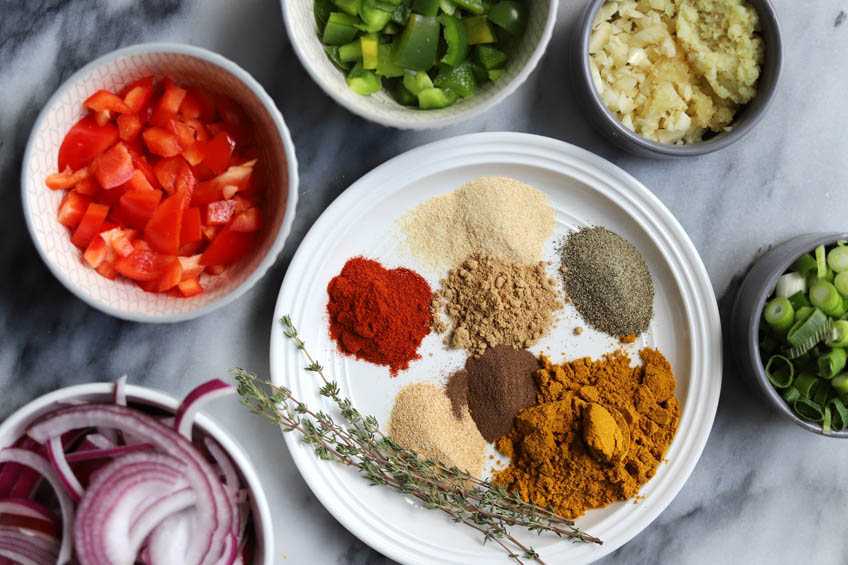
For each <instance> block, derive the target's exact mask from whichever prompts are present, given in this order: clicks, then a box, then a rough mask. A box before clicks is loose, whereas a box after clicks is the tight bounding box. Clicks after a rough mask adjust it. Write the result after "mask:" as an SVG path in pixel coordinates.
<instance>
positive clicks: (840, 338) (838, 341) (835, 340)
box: [825, 320, 848, 347]
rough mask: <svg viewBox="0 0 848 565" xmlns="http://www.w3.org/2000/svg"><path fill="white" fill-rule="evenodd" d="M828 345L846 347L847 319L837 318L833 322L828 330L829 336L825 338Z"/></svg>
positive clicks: (847, 336)
mask: <svg viewBox="0 0 848 565" xmlns="http://www.w3.org/2000/svg"><path fill="white" fill-rule="evenodd" d="M825 344H827V345H829V346H830V347H848V321H846V320H837V321H835V322H833V327H832V328H831V330H830V338H828V339H827V340H825Z"/></svg>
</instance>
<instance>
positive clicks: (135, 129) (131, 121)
mask: <svg viewBox="0 0 848 565" xmlns="http://www.w3.org/2000/svg"><path fill="white" fill-rule="evenodd" d="M116 123H117V124H118V137H120V138H121V139H123V140H124V141H133V140H135V139H137V138H138V134H139V133H141V126H142V124H141V117H140V116H139V115H138V114H121V115H120V116H118V119H117V121H116Z"/></svg>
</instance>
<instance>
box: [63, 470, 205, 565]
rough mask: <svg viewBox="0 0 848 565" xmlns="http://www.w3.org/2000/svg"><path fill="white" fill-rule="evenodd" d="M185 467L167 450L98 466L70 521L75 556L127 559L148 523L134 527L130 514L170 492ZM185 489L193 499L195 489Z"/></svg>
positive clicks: (131, 558)
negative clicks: (75, 515)
mask: <svg viewBox="0 0 848 565" xmlns="http://www.w3.org/2000/svg"><path fill="white" fill-rule="evenodd" d="M186 467H187V466H186V465H185V464H184V463H183V462H181V461H180V460H178V459H176V458H174V457H171V456H169V455H161V454H158V453H135V454H132V455H126V456H124V457H121V458H119V459H116V460H114V461H112V462H111V463H109V464H108V465H106V466H105V467H103V468H102V469H100V470H99V471H98V472H97V473H96V474H95V476H94V479H93V480H92V482H91V485H90V486H89V489H88V491H86V495H85V496H84V497H83V500H82V502H81V503H80V505H79V507H78V508H77V517H76V520H75V521H74V544H75V547H76V551H77V555H78V556H79V559H80V561H81V562H83V563H86V564H89V563H90V564H98V563H103V564H107V563H110V564H112V563H114V564H128V565H132V563H134V562H135V558H136V555H137V554H138V552H139V550H140V549H141V545H142V543H143V542H144V539H145V538H146V537H147V534H149V533H150V531H151V530H152V529H153V525H151V526H148V527H147V530H146V531H141V530H138V529H137V528H135V527H134V526H133V522H134V520H133V516H135V515H137V513H138V511H139V507H143V506H147V507H149V506H150V504H149V501H150V500H157V499H160V498H161V497H162V495H163V493H164V494H165V495H170V494H171V493H172V491H173V487H174V485H176V484H177V483H178V482H180V480H181V478H182V477H183V474H184V473H185V470H186ZM189 493H190V494H191V498H192V500H191V501H190V502H192V501H193V498H194V493H192V492H191V491H189ZM166 498H174V497H171V496H166ZM183 498H185V497H183ZM179 500H181V499H179ZM190 502H189V503H190ZM181 504H182V502H181ZM181 508H182V507H179V508H178V509H181ZM175 511H176V510H173V511H171V512H170V513H168V514H165V515H164V516H162V517H160V518H159V521H160V522H161V520H162V519H164V518H165V517H167V516H168V515H170V514H171V513H173V512H175ZM154 525H155V524H154Z"/></svg>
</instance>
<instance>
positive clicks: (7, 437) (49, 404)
mask: <svg viewBox="0 0 848 565" xmlns="http://www.w3.org/2000/svg"><path fill="white" fill-rule="evenodd" d="M114 387H115V385H114V384H113V383H88V384H82V385H76V386H70V387H67V388H62V389H59V390H56V391H53V392H51V393H49V394H45V395H44V396H41V397H39V398H36V399H35V400H33V401H32V402H30V403H29V404H27V405H25V406H23V407H22V408H19V409H18V410H17V411H16V412H15V413H14V414H12V415H11V416H9V417H8V418H6V421H4V422H3V424H2V425H0V449H2V448H5V447H9V446H10V445H12V444H13V443H14V442H15V441H16V440H17V439H18V438H19V437H21V436H22V435H24V433H25V432H26V430H27V428H28V427H29V426H30V424H32V422H34V421H35V420H37V419H38V418H39V417H41V416H42V415H44V414H47V413H48V412H52V411H53V410H56V409H58V408H61V407H62V406H63V403H68V402H76V401H85V402H99V403H111V402H112V399H113V391H114ZM126 390H127V402H128V403H129V404H130V405H132V404H136V405H145V406H150V407H153V408H158V409H160V410H164V411H166V412H169V413H172V414H173V413H176V411H177V407H178V406H179V401H177V399H175V398H174V397H172V396H170V395H167V394H165V393H163V392H160V391H158V390H154V389H150V388H144V387H140V386H135V385H127V389H126ZM65 405H67V404H65ZM195 425H197V426H198V427H199V428H200V429H201V430H202V431H203V432H204V433H206V434H208V435H209V436H210V437H212V438H213V439H214V440H215V441H217V442H218V443H219V444H220V445H221V447H222V448H223V449H224V451H226V452H227V454H228V455H229V456H230V458H231V459H232V460H233V463H235V466H236V469H237V470H238V471H239V473H240V474H241V478H242V480H243V481H244V483H245V484H246V485H247V487H248V489H250V493H251V497H250V499H251V511H252V513H253V529H254V533H255V534H256V540H257V543H256V552H255V554H254V558H253V563H254V564H255V565H260V564H261V565H271V563H273V561H274V560H273V555H274V529H273V525H272V523H271V510H270V508H269V506H268V499H267V498H266V497H265V491H264V490H262V484H261V483H260V482H259V476H258V475H257V474H256V471H255V470H254V468H253V463H251V461H250V458H249V457H248V456H247V454H246V453H245V452H244V449H243V448H242V447H241V446H240V445H239V444H238V442H236V440H235V439H233V437H232V436H231V435H230V434H228V433H227V432H226V431H224V429H223V428H221V427H220V426H219V425H218V424H216V423H215V422H214V421H213V420H212V419H211V418H208V417H206V416H205V415H204V414H198V415H197V417H196V418H195Z"/></svg>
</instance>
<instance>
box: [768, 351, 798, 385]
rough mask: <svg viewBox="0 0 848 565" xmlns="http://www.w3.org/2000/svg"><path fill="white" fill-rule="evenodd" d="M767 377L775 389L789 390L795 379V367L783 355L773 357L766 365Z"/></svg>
mask: <svg viewBox="0 0 848 565" xmlns="http://www.w3.org/2000/svg"><path fill="white" fill-rule="evenodd" d="M766 376H767V377H768V380H769V381H771V384H773V385H774V386H775V388H787V387H789V386H791V385H792V380H793V379H794V378H795V366H794V365H792V361H790V360H789V359H787V358H786V357H784V356H783V355H772V356H771V357H770V358H769V360H768V363H766Z"/></svg>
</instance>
